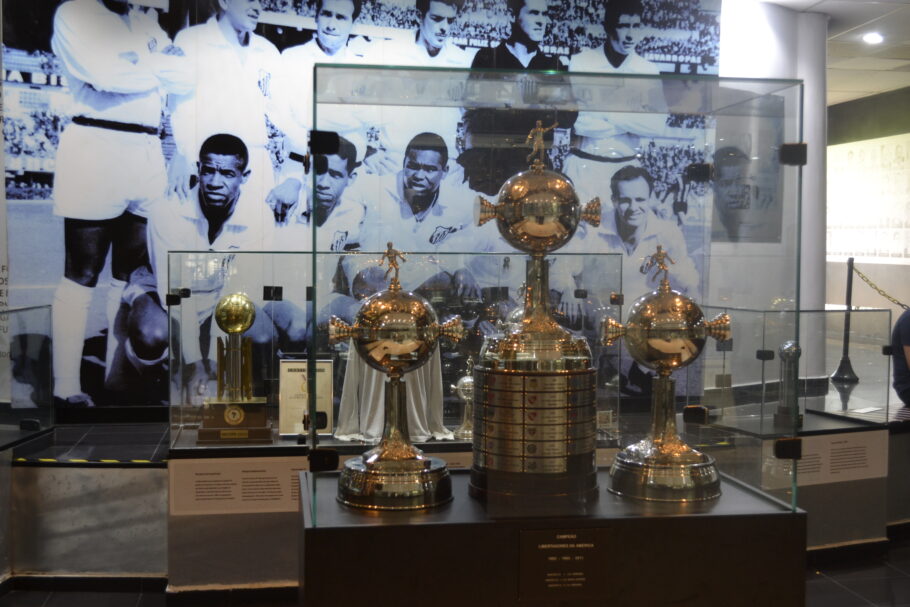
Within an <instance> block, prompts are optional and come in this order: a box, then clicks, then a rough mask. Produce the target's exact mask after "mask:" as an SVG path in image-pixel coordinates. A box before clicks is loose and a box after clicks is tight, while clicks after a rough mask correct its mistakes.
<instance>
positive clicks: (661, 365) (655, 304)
mask: <svg viewBox="0 0 910 607" xmlns="http://www.w3.org/2000/svg"><path fill="white" fill-rule="evenodd" d="M667 262H670V263H673V260H672V259H670V257H669V256H668V255H667V253H666V251H664V250H663V249H662V247H661V246H660V245H658V246H657V251H656V252H655V253H654V255H652V256H651V257H650V258H649V259H648V261H647V262H646V263H645V264H644V266H643V267H642V272H648V271H651V270H652V269H654V268H656V269H657V272H658V275H659V274H660V273H661V272H663V278H662V280H661V281H660V286H659V287H658V289H657V290H656V291H652V292H651V293H648V294H646V295H643V296H641V297H639V298H638V299H636V300H635V302H634V303H633V304H632V306H631V308H630V310H629V320H628V322H627V323H626V325H625V326H623V325H621V324H619V323H618V322H616V321H615V320H613V319H612V318H607V319H606V320H605V321H604V324H603V328H602V332H603V342H604V343H605V344H606V345H611V344H612V343H613V342H614V341H616V340H618V339H620V338H624V339H625V344H626V349H627V350H629V354H630V355H631V356H632V359H633V360H635V362H637V363H638V364H640V365H643V366H645V367H647V368H649V369H653V370H654V371H656V372H657V377H654V378H653V379H652V390H651V392H652V395H651V431H650V433H649V435H648V436H647V437H646V438H645V439H643V440H641V441H639V442H637V443H635V444H633V445H629V446H628V447H626V448H625V449H623V450H622V451H620V452H619V453H618V454H617V455H616V458H615V459H614V460H613V465H612V466H611V468H610V491H612V492H613V493H618V494H620V495H625V496H629V497H635V498H639V499H644V500H651V501H665V502H688V501H699V500H707V499H713V498H716V497H718V496H719V495H720V477H719V475H718V473H717V466H716V465H715V463H714V458H713V457H711V456H710V455H707V454H705V453H701V452H700V451H696V450H695V449H693V448H692V447H690V446H689V445H687V444H686V443H685V442H684V441H683V440H682V439H681V438H680V437H679V434H677V431H676V386H675V382H674V381H673V379H672V378H671V377H670V374H671V373H672V372H673V371H675V370H677V369H681V368H682V367H685V366H686V365H689V364H691V363H692V362H693V361H694V360H695V359H696V358H698V355H699V354H701V351H702V349H703V348H704V346H705V341H706V340H707V338H708V337H713V338H715V339H717V340H718V341H726V340H727V339H730V317H729V316H728V315H726V314H720V315H718V316H717V318H715V319H714V320H710V321H709V320H705V317H704V315H703V314H702V311H701V309H700V308H699V307H698V306H697V305H696V304H695V303H694V302H693V301H692V300H691V299H689V298H688V297H686V296H685V295H683V294H682V293H680V292H679V291H675V290H673V289H671V288H670V280H669V266H667Z"/></svg>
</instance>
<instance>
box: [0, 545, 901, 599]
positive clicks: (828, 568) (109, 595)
mask: <svg viewBox="0 0 910 607" xmlns="http://www.w3.org/2000/svg"><path fill="white" fill-rule="evenodd" d="M99 590H101V589H96V590H95V591H92V592H87V591H83V592H75V591H72V590H57V591H47V590H14V591H12V592H10V593H8V594H6V595H4V596H2V597H0V607H164V606H165V605H175V604H176V605H193V606H194V607H197V606H198V607H206V606H209V605H212V606H215V605H217V606H218V607H233V606H248V607H254V606H255V607H290V606H292V605H295V604H296V602H295V601H294V599H293V598H292V594H293V593H292V592H289V591H281V592H280V593H278V594H277V595H272V596H268V595H263V594H259V593H247V592H242V593H240V592H238V593H232V596H230V595H229V596H224V595H220V596H218V597H217V598H216V599H213V600H212V601H209V600H203V599H201V598H200V597H198V596H196V597H193V598H192V600H191V601H183V600H178V601H174V600H173V598H172V597H171V598H168V599H167V600H166V598H165V594H164V592H163V590H161V589H160V588H157V589H152V590H151V591H147V592H120V591H118V592H102V591H99ZM118 590H120V589H118ZM731 604H734V603H731ZM736 604H740V603H736ZM868 605H880V606H885V605H887V606H892V607H897V606H899V605H901V606H908V607H910V539H902V540H899V541H893V542H892V543H891V546H890V548H889V549H888V551H887V552H886V553H885V554H883V555H877V556H853V557H849V556H846V555H844V556H838V557H837V558H836V559H835V560H834V564H830V565H824V566H821V567H812V568H809V569H807V571H806V606H807V607H861V606H868Z"/></svg>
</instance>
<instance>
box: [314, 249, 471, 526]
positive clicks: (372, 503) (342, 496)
mask: <svg viewBox="0 0 910 607" xmlns="http://www.w3.org/2000/svg"><path fill="white" fill-rule="evenodd" d="M385 261H388V263H389V267H388V270H387V271H386V277H387V278H388V276H389V274H391V273H393V275H392V279H391V282H390V283H389V287H388V289H386V290H384V291H380V292H378V293H375V294H373V295H371V296H370V297H367V298H366V299H365V300H364V301H363V304H362V305H361V307H360V310H359V311H358V312H357V316H356V318H355V319H354V324H353V325H348V324H347V323H345V322H344V321H343V320H341V319H339V318H337V317H335V316H333V317H332V318H331V319H330V320H329V340H330V341H331V342H333V343H335V342H338V341H342V340H347V339H352V340H353V342H354V347H355V348H356V349H357V352H358V353H359V354H360V356H361V357H362V358H363V359H364V360H365V361H366V363H367V364H368V365H369V366H371V367H373V368H374V369H377V370H379V371H382V372H384V373H386V374H387V375H388V376H389V381H388V383H387V384H386V388H385V425H384V426H383V430H382V438H381V439H380V441H379V444H378V445H377V446H376V447H374V448H373V449H370V450H369V451H367V452H366V453H364V454H363V455H362V456H360V457H355V458H352V459H349V460H348V461H347V462H345V465H344V468H343V469H342V471H341V477H340V478H339V480H338V500H339V501H340V502H342V503H344V504H348V505H350V506H356V507H358V508H367V509H372V510H415V509H420V508H429V507H432V506H438V505H440V504H444V503H445V502H448V501H449V500H451V499H452V480H451V478H450V477H449V471H448V469H447V468H446V464H445V462H444V461H443V460H441V459H439V458H436V457H427V456H426V455H424V454H423V452H422V451H421V450H420V449H418V448H417V447H415V446H413V445H412V444H411V441H410V438H409V436H410V433H409V432H408V414H407V402H406V396H405V395H406V391H405V386H404V380H403V379H402V375H404V374H405V373H407V372H408V371H413V370H414V369H417V368H418V367H420V366H421V365H423V364H424V363H426V362H427V360H429V358H430V355H431V354H432V353H433V351H434V350H435V349H436V346H437V342H438V340H439V338H440V337H447V338H449V339H452V340H455V341H457V340H459V339H461V337H462V335H463V334H464V329H463V327H462V325H461V319H460V318H459V317H457V316H456V317H453V318H452V319H450V320H448V321H446V322H444V323H442V324H439V323H438V322H437V319H436V312H434V311H433V308H432V307H431V306H430V304H429V303H428V302H427V301H426V300H425V299H424V298H422V297H420V296H418V295H415V294H413V293H409V292H407V291H403V290H402V289H401V284H400V283H399V282H398V271H399V265H398V262H399V261H405V258H404V255H402V254H401V252H400V251H397V250H395V249H394V248H393V246H392V243H391V242H390V243H388V250H387V251H386V252H385V254H384V255H383V256H382V259H381V260H380V262H379V265H383V263H384V262H385Z"/></svg>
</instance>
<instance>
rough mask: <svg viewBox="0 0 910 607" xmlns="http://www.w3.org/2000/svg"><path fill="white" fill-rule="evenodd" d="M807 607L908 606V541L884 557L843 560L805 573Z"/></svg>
mask: <svg viewBox="0 0 910 607" xmlns="http://www.w3.org/2000/svg"><path fill="white" fill-rule="evenodd" d="M806 605H807V607H853V606H854V605H862V606H867V605H888V606H891V607H897V606H899V605H903V606H910V540H903V541H900V542H892V545H891V547H890V549H889V550H888V552H887V554H885V555H884V556H881V557H866V558H859V559H852V560H845V561H844V562H841V563H838V564H837V565H830V566H823V567H821V568H813V569H810V570H809V571H807V573H806Z"/></svg>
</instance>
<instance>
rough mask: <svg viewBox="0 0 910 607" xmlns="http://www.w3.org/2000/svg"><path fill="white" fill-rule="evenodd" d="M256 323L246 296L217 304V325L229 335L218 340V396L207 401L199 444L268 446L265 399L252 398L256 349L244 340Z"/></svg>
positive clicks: (226, 298) (269, 434) (269, 432)
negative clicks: (255, 444) (262, 444)
mask: <svg viewBox="0 0 910 607" xmlns="http://www.w3.org/2000/svg"><path fill="white" fill-rule="evenodd" d="M254 320H256V306H254V305H253V302H252V300H250V298H249V297H247V296H246V294H245V293H232V294H231V295H225V296H224V297H222V298H221V299H220V300H218V305H216V306H215V322H216V323H217V324H218V327H219V328H220V329H221V330H222V331H224V332H225V333H226V334H227V338H226V339H225V338H221V337H219V338H218V341H217V346H218V351H217V352H218V358H217V372H218V396H217V398H214V399H206V400H205V402H204V404H203V407H202V425H201V427H200V428H199V434H198V437H197V440H196V442H198V443H201V444H206V443H268V442H271V440H272V429H271V426H270V424H269V419H268V414H267V412H266V408H265V398H261V397H260V398H257V397H254V396H253V355H252V354H253V349H252V342H251V340H250V338H249V337H243V333H244V332H246V331H247V330H248V329H249V328H250V327H251V326H253V321H254Z"/></svg>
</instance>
